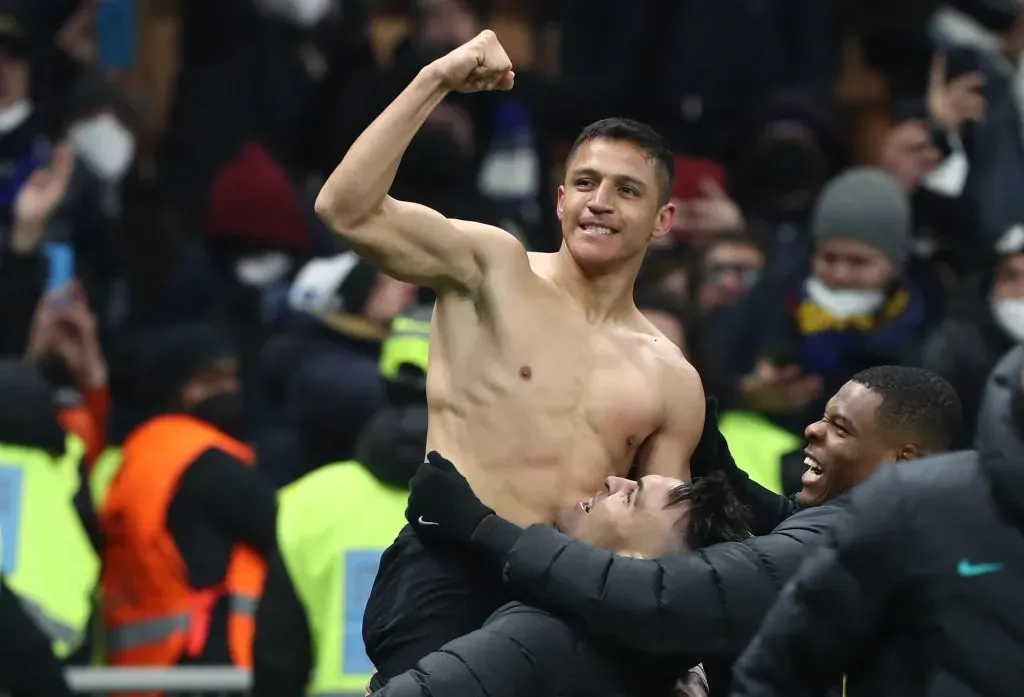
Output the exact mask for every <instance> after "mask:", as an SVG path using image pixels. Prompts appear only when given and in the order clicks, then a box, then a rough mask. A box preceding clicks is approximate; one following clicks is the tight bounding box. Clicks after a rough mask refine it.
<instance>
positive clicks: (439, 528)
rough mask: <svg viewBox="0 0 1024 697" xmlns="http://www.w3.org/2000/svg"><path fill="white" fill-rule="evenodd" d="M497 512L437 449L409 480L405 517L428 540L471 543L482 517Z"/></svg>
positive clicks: (428, 454)
mask: <svg viewBox="0 0 1024 697" xmlns="http://www.w3.org/2000/svg"><path fill="white" fill-rule="evenodd" d="M493 514H494V511H493V510H491V509H490V508H488V507H487V506H485V505H484V504H483V503H481V502H480V499H478V498H477V497H476V494H474V493H473V490H472V489H471V488H470V486H469V482H467V481H466V478H465V477H463V476H462V475H461V474H459V472H458V470H456V469H455V466H454V465H452V463H451V462H449V461H448V460H446V459H444V458H443V457H441V456H440V455H439V454H438V453H436V452H434V451H431V452H429V453H427V461H426V462H424V463H423V464H422V465H420V467H419V469H418V470H416V474H415V475H413V478H412V481H410V482H409V505H408V506H407V507H406V509H405V519H406V520H408V521H409V525H411V526H412V527H413V529H414V530H415V531H416V532H417V533H419V535H420V537H422V538H423V539H425V540H438V541H443V542H452V543H456V544H462V545H469V544H470V540H471V538H472V537H473V531H474V530H476V528H477V526H478V525H479V524H480V521H482V520H483V519H484V518H486V517H487V516H489V515H493Z"/></svg>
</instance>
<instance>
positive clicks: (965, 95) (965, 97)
mask: <svg viewBox="0 0 1024 697" xmlns="http://www.w3.org/2000/svg"><path fill="white" fill-rule="evenodd" d="M984 84H985V78H984V76H983V75H982V74H981V73H980V72H977V71H975V72H970V73H966V74H964V75H958V76H957V77H954V78H953V79H952V80H950V79H948V72H947V65H946V56H945V55H944V54H941V53H939V54H936V56H935V57H934V58H933V59H932V67H931V72H930V74H929V77H928V114H929V116H931V118H932V120H933V121H934V122H935V123H936V124H938V125H939V126H942V127H943V128H945V129H947V130H949V131H952V132H954V133H959V132H960V129H961V128H962V127H963V125H964V124H965V123H967V122H969V121H981V120H982V119H984V118H985V97H984V95H983V94H982V93H981V88H982V86H983V85H984Z"/></svg>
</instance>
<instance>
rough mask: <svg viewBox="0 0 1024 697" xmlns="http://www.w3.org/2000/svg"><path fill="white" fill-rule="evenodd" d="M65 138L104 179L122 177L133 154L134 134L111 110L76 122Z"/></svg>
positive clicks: (113, 180) (111, 180)
mask: <svg viewBox="0 0 1024 697" xmlns="http://www.w3.org/2000/svg"><path fill="white" fill-rule="evenodd" d="M68 138H69V139H70V141H71V147H72V148H73V149H74V151H75V153H76V154H77V155H78V156H79V157H81V158H82V160H83V161H84V162H85V164H86V166H87V167H89V169H91V170H92V171H93V172H95V173H96V175H97V176H98V177H100V179H103V180H104V181H107V182H115V181H119V180H120V179H121V178H122V177H124V175H125V173H127V171H128V168H129V167H130V166H131V164H132V159H134V157H135V137H134V136H133V135H132V132H131V131H129V130H128V128H127V127H126V126H125V125H124V124H123V123H121V122H120V121H118V120H117V117H115V116H114V115H113V114H100V115H99V116H94V117H93V118H91V119H88V120H87V121H80V122H78V123H76V124H75V125H74V126H72V127H71V128H70V129H69V130H68Z"/></svg>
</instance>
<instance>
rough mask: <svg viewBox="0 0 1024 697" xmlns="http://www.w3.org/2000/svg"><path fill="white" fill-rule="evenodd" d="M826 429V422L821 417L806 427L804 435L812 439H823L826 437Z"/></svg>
mask: <svg viewBox="0 0 1024 697" xmlns="http://www.w3.org/2000/svg"><path fill="white" fill-rule="evenodd" d="M824 430H825V422H824V421H822V420H820V419H819V420H818V421H815V422H814V423H812V424H810V425H809V426H808V427H807V428H805V429H804V437H806V438H807V440H810V441H816V440H821V439H822V438H823V437H824Z"/></svg>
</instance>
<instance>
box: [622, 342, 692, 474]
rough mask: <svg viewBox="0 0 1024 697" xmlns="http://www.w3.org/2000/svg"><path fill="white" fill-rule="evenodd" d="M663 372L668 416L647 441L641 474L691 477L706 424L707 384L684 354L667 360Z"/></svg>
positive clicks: (639, 462)
mask: <svg viewBox="0 0 1024 697" xmlns="http://www.w3.org/2000/svg"><path fill="white" fill-rule="evenodd" d="M663 373H664V376H663V377H662V384H663V385H664V388H663V389H664V390H665V418H664V421H663V422H662V424H661V426H660V427H659V428H658V430H657V431H655V432H654V433H652V434H651V435H650V436H648V438H647V440H646V441H644V445H643V447H642V448H641V450H640V453H639V456H638V459H637V465H638V467H637V477H638V478H639V477H641V476H643V475H646V474H660V475H662V476H664V477H675V478H676V479H682V480H684V481H689V480H690V456H691V455H693V451H694V449H695V448H696V447H697V443H698V442H699V441H700V435H701V431H702V430H703V428H704V410H705V406H704V387H703V385H701V381H700V376H699V375H698V374H697V371H696V370H694V368H693V366H692V365H690V364H689V363H687V362H686V361H685V360H684V359H683V358H682V357H679V358H678V359H677V360H674V361H672V362H671V363H666V364H665V366H664V370H663Z"/></svg>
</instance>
